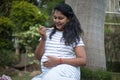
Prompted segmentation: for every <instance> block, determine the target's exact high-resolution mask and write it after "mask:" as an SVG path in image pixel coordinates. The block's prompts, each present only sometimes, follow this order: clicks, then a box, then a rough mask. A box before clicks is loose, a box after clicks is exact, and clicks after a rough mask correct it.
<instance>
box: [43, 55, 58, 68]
mask: <svg viewBox="0 0 120 80" xmlns="http://www.w3.org/2000/svg"><path fill="white" fill-rule="evenodd" d="M46 57H47V58H48V61H45V62H43V65H44V66H45V67H53V66H57V65H58V64H59V58H57V57H55V56H46Z"/></svg>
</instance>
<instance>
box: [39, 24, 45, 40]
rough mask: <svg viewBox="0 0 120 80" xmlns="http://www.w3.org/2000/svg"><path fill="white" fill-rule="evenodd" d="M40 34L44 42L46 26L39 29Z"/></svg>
mask: <svg viewBox="0 0 120 80" xmlns="http://www.w3.org/2000/svg"><path fill="white" fill-rule="evenodd" d="M39 33H40V35H41V36H42V39H43V40H46V27H44V26H40V28H39Z"/></svg>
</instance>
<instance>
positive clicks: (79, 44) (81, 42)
mask: <svg viewBox="0 0 120 80" xmlns="http://www.w3.org/2000/svg"><path fill="white" fill-rule="evenodd" d="M76 46H85V44H84V42H83V40H82V38H81V37H80V41H79V42H78V43H77V44H76V45H75V44H73V47H76Z"/></svg>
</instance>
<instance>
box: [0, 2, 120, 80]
mask: <svg viewBox="0 0 120 80" xmlns="http://www.w3.org/2000/svg"><path fill="white" fill-rule="evenodd" d="M79 1H82V0H79ZM93 1H94V0H93ZM105 2H106V3H105V5H106V7H105V22H104V23H105V24H104V48H105V58H106V71H107V72H110V73H111V74H112V80H120V77H119V76H120V0H105ZM59 3H65V0H0V76H2V75H3V74H5V75H8V76H10V77H11V78H12V79H13V80H30V79H31V78H32V77H33V76H35V75H37V74H40V73H41V72H40V65H39V61H38V60H37V59H36V58H35V56H34V50H35V48H36V46H37V44H38V40H39V38H40V35H39V33H38V28H39V25H44V26H46V27H49V26H50V25H51V24H52V23H53V22H52V9H53V8H54V6H55V5H56V4H59ZM83 8H84V7H83ZM86 75H87V74H86ZM84 80H86V79H84ZM89 80H90V79H89ZM91 80H93V79H91ZM95 80H99V79H95ZM100 80H105V79H100ZM106 80H107V79H106ZM109 80H110V79H109Z"/></svg>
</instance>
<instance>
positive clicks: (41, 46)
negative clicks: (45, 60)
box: [35, 39, 45, 60]
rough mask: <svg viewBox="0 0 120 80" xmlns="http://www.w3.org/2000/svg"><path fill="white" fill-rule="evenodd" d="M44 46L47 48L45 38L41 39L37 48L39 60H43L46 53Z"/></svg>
mask: <svg viewBox="0 0 120 80" xmlns="http://www.w3.org/2000/svg"><path fill="white" fill-rule="evenodd" d="M44 48H45V40H44V39H41V40H40V42H39V44H38V46H37V48H36V50H35V55H36V57H37V59H38V60H41V57H42V55H43V53H44Z"/></svg>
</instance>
